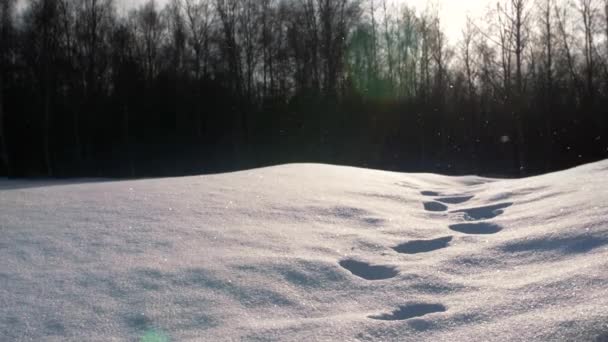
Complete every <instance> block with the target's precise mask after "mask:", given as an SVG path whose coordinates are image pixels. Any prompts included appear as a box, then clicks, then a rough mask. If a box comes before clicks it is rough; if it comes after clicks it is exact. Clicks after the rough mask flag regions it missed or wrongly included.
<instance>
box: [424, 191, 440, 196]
mask: <svg viewBox="0 0 608 342" xmlns="http://www.w3.org/2000/svg"><path fill="white" fill-rule="evenodd" d="M420 194H421V195H422V196H441V195H440V194H439V193H438V192H436V191H421V192H420Z"/></svg>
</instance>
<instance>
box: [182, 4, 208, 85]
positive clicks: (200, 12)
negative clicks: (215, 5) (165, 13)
mask: <svg viewBox="0 0 608 342" xmlns="http://www.w3.org/2000/svg"><path fill="white" fill-rule="evenodd" d="M183 1H184V10H185V14H186V15H185V17H186V26H187V27H188V31H189V35H188V43H189V45H190V47H191V49H192V50H193V52H194V58H193V66H194V77H195V79H197V80H198V79H200V77H201V76H203V77H207V76H208V75H207V73H208V62H209V48H210V46H209V43H210V34H211V25H212V22H213V11H212V7H211V3H210V1H209V0H183ZM201 69H202V71H201Z"/></svg>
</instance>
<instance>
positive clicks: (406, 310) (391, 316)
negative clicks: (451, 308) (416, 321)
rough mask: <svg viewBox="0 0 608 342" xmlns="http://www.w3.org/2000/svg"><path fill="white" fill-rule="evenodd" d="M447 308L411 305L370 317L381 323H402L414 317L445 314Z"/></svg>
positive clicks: (434, 305)
mask: <svg viewBox="0 0 608 342" xmlns="http://www.w3.org/2000/svg"><path fill="white" fill-rule="evenodd" d="M445 311H447V308H446V307H445V306H443V305H441V304H425V303H420V304H410V305H402V306H400V307H399V308H398V309H397V310H395V311H393V312H391V313H384V314H381V315H372V316H368V317H369V318H371V319H376V320H381V321H402V320H406V319H410V318H414V317H421V316H425V315H428V314H432V313H437V312H445Z"/></svg>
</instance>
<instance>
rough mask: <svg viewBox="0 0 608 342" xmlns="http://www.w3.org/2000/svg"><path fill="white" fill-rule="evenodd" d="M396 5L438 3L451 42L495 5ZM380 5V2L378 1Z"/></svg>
mask: <svg viewBox="0 0 608 342" xmlns="http://www.w3.org/2000/svg"><path fill="white" fill-rule="evenodd" d="M144 1H145V0H119V1H118V4H119V6H120V4H121V3H123V4H125V5H126V6H127V7H128V6H129V5H132V6H136V5H139V4H141V3H143V2H144ZM392 1H394V2H395V3H406V4H409V5H411V6H414V7H416V8H417V9H418V10H420V11H423V10H424V9H425V8H426V7H427V6H428V4H430V3H436V4H438V6H439V9H440V14H441V19H442V21H443V26H444V29H445V33H446V35H447V36H448V37H449V39H450V41H451V42H455V41H456V40H457V39H459V38H460V37H461V31H462V27H463V25H464V24H465V23H466V16H467V15H470V16H471V17H473V18H476V17H479V16H481V15H482V14H483V13H484V11H485V9H486V7H487V6H488V4H490V3H493V1H492V0H432V1H428V0H392ZM165 2H167V0H156V3H157V4H159V5H162V4H164V3H165ZM378 3H379V1H378Z"/></svg>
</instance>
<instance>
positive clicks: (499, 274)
mask: <svg viewBox="0 0 608 342" xmlns="http://www.w3.org/2000/svg"><path fill="white" fill-rule="evenodd" d="M0 260H1V261H0V340H2V341H240V340H243V341H468V342H471V341H533V340H535V341H536V340H545V341H606V340H608V161H604V162H600V163H595V164H590V165H586V166H582V167H579V168H575V169H571V170H567V171H563V172H559V173H554V174H548V175H543V176H539V177H533V178H527V179H520V180H499V179H488V178H479V177H473V176H470V177H445V176H439V175H432V174H402V173H391V172H383V171H373V170H364V169H357V168H348V167H337V166H327V165H310V164H294V165H285V166H278V167H271V168H265V169H258V170H251V171H244V172H237V173H231V174H222V175H211V176H199V177H184V178H171V179H150V180H136V181H104V180H99V181H98V180H86V181H84V180H83V181H72V182H61V181H57V182H36V181H12V180H0Z"/></svg>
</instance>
